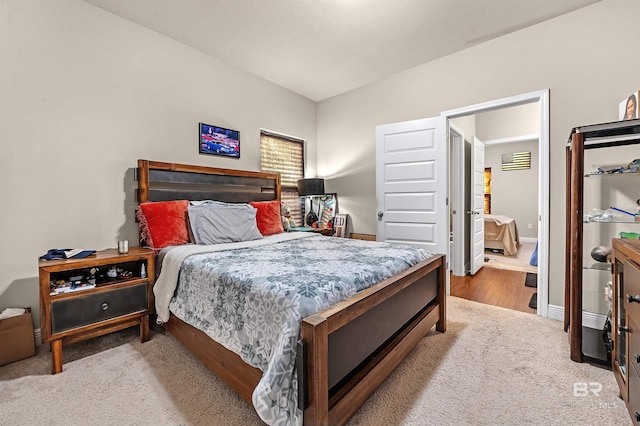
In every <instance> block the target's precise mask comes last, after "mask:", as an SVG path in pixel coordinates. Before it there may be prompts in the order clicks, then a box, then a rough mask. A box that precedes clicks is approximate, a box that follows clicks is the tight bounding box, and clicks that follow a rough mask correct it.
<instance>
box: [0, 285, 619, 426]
mask: <svg viewBox="0 0 640 426" xmlns="http://www.w3.org/2000/svg"><path fill="white" fill-rule="evenodd" d="M448 303H449V304H448V314H449V321H448V330H447V332H446V333H444V334H440V333H435V332H431V333H430V334H432V335H430V336H428V337H426V338H425V339H423V340H422V342H421V343H420V344H419V345H418V347H417V348H416V350H414V351H413V352H412V354H411V355H410V356H409V357H408V358H407V359H406V360H405V361H404V362H403V363H402V364H401V365H400V367H399V368H398V370H396V371H395V372H394V373H393V374H392V376H391V377H389V379H387V381H386V382H385V383H383V385H382V387H381V388H380V389H379V390H378V391H376V393H375V394H374V395H373V396H372V397H371V398H370V399H369V401H368V402H367V403H366V404H365V406H364V407H362V408H361V409H360V411H358V413H357V414H356V415H355V416H354V417H353V418H352V420H351V421H350V422H349V425H352V426H353V425H363V426H364V425H367V426H370V425H374V426H376V425H380V426H382V425H384V426H389V425H431V424H433V425H522V424H532V425H572V424H575V425H626V424H631V420H630V418H629V416H628V414H627V412H626V408H625V405H624V403H623V401H622V400H621V399H619V397H618V389H617V384H616V382H615V379H614V377H613V373H611V371H608V370H606V369H602V368H598V367H594V366H592V365H589V364H578V363H574V362H572V361H571V360H570V359H569V348H568V343H567V335H566V333H564V332H563V330H562V323H560V322H557V321H553V320H549V319H544V318H540V317H537V316H535V315H530V314H526V313H521V312H515V311H512V310H508V309H503V308H498V307H494V306H489V305H483V304H480V303H475V302H471V301H467V300H464V299H459V298H456V297H449V299H448ZM50 368H51V366H50V356H49V352H48V351H47V350H43V348H42V347H41V349H40V350H39V353H38V355H36V356H35V357H33V358H29V359H26V360H23V361H19V362H16V363H13V364H9V365H7V366H4V367H0V424H1V425H158V426H159V425H257V424H260V421H259V419H258V418H257V416H256V415H255V413H254V412H253V410H252V407H251V406H250V405H249V404H247V403H246V402H244V401H243V400H241V399H240V398H239V397H237V396H236V395H235V394H234V393H233V392H232V391H231V390H230V389H229V388H228V387H227V386H226V385H225V384H224V383H222V382H221V381H220V380H219V379H217V378H216V376H215V375H213V373H210V372H209V371H208V370H207V369H206V368H205V367H203V366H202V364H201V363H200V362H199V361H198V360H197V359H195V358H194V357H193V356H192V355H191V354H190V353H189V352H188V351H187V350H186V349H184V348H183V347H182V345H181V344H180V343H179V342H177V341H176V340H175V339H174V338H173V337H171V336H170V335H161V334H158V333H152V338H151V340H150V341H149V342H147V343H144V344H140V342H139V341H138V340H137V336H136V333H135V329H133V330H132V329H130V330H125V331H123V332H119V333H115V334H113V335H109V336H103V337H101V338H98V339H94V340H90V341H86V342H82V343H79V344H76V345H73V346H70V347H69V348H67V349H66V350H65V351H64V371H63V373H61V374H59V375H56V376H52V375H50V374H49V372H50ZM576 383H578V385H575V384H576ZM581 383H592V385H591V386H592V388H596V387H597V385H594V383H598V384H601V385H602V390H601V392H599V394H598V395H594V394H592V393H591V394H589V395H588V396H579V395H581V394H582V392H581V391H580V389H581V388H580V386H582V385H580V384H581ZM574 386H578V387H577V388H576V389H578V392H577V394H578V396H574Z"/></svg>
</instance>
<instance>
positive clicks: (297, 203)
mask: <svg viewBox="0 0 640 426" xmlns="http://www.w3.org/2000/svg"><path fill="white" fill-rule="evenodd" d="M260 168H261V170H262V171H263V172H267V173H280V184H281V186H282V193H281V197H282V201H283V202H284V203H286V204H287V205H288V206H289V209H290V210H291V217H292V218H293V220H294V221H295V223H296V225H297V226H302V223H303V222H302V205H301V200H300V197H299V196H298V179H303V178H304V142H303V141H301V140H292V139H290V138H287V137H284V136H278V135H275V134H272V133H266V132H261V133H260Z"/></svg>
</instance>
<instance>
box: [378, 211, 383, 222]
mask: <svg viewBox="0 0 640 426" xmlns="http://www.w3.org/2000/svg"><path fill="white" fill-rule="evenodd" d="M382 216H384V213H382V212H380V211H379V212H378V220H382Z"/></svg>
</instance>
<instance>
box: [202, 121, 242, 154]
mask: <svg viewBox="0 0 640 426" xmlns="http://www.w3.org/2000/svg"><path fill="white" fill-rule="evenodd" d="M198 128H199V138H198V139H199V140H198V150H199V153H200V154H209V155H222V156H226V157H233V158H240V132H239V131H238V130H232V129H225V128H224V127H219V126H212V125H210V124H205V123H199V125H198Z"/></svg>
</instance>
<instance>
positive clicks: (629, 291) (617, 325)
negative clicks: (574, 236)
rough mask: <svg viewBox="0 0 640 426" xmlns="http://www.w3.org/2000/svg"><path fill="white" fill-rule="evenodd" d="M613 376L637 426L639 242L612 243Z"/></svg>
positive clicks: (639, 387)
mask: <svg viewBox="0 0 640 426" xmlns="http://www.w3.org/2000/svg"><path fill="white" fill-rule="evenodd" d="M612 243H613V250H612V257H611V263H612V267H613V321H612V322H613V324H612V327H613V330H612V335H613V351H612V356H611V362H612V369H613V374H614V375H615V377H616V381H617V382H618V386H619V387H620V396H621V397H622V399H624V401H625V403H626V404H627V409H628V410H629V414H630V415H631V419H632V420H633V422H634V424H640V240H631V239H619V238H614V239H613V240H612Z"/></svg>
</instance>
